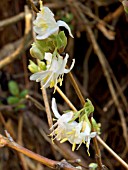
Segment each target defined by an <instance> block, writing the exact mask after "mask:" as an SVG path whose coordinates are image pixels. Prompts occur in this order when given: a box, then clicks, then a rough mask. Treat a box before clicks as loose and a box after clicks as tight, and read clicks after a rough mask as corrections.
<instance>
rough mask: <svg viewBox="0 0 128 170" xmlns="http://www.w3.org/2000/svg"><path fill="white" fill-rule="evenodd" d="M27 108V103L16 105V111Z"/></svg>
mask: <svg viewBox="0 0 128 170" xmlns="http://www.w3.org/2000/svg"><path fill="white" fill-rule="evenodd" d="M25 108H26V106H25V104H19V105H18V106H16V107H15V111H18V110H21V109H25Z"/></svg>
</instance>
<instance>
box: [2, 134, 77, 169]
mask: <svg viewBox="0 0 128 170" xmlns="http://www.w3.org/2000/svg"><path fill="white" fill-rule="evenodd" d="M4 146H7V147H9V148H12V149H14V150H16V151H18V152H20V153H22V154H24V155H26V156H28V157H30V158H32V159H34V160H36V161H38V162H40V163H42V164H43V165H46V166H47V167H50V168H52V169H57V168H60V169H63V170H76V168H74V167H73V166H71V165H70V164H68V163H65V164H64V163H63V162H59V161H54V160H51V159H48V158H45V157H43V156H41V155H39V154H36V153H34V152H32V151H30V150H28V149H26V148H24V147H22V146H21V145H19V144H17V143H16V142H14V141H10V140H9V139H8V138H6V137H4V136H3V135H1V134H0V147H4Z"/></svg>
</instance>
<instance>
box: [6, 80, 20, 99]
mask: <svg viewBox="0 0 128 170" xmlns="http://www.w3.org/2000/svg"><path fill="white" fill-rule="evenodd" d="M8 88H9V91H10V93H11V94H12V95H13V96H18V95H19V87H18V84H17V83H16V82H15V81H9V83H8Z"/></svg>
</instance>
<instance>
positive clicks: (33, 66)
mask: <svg viewBox="0 0 128 170" xmlns="http://www.w3.org/2000/svg"><path fill="white" fill-rule="evenodd" d="M29 62H30V64H29V65H28V69H29V70H30V71H31V72H32V73H36V72H38V71H39V70H38V66H37V65H36V64H35V63H34V62H33V61H32V60H29Z"/></svg>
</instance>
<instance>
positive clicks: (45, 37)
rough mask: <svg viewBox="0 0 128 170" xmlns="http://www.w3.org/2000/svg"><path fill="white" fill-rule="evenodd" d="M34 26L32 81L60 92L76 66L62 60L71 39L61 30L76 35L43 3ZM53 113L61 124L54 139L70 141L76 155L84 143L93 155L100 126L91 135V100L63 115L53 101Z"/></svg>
mask: <svg viewBox="0 0 128 170" xmlns="http://www.w3.org/2000/svg"><path fill="white" fill-rule="evenodd" d="M33 24H34V27H33V30H34V31H35V33H36V40H35V42H34V43H33V44H32V47H31V49H30V54H31V55H32V57H34V58H36V59H37V64H35V63H34V62H33V61H31V60H30V64H29V66H28V68H29V70H30V71H31V72H32V73H33V74H32V75H31V76H30V80H34V81H36V82H41V86H43V87H44V88H48V87H50V88H52V87H54V88H55V89H56V85H57V83H59V84H60V86H61V85H62V81H63V76H64V74H67V73H69V72H70V71H71V70H72V68H73V66H74V63H75V60H74V59H73V60H72V64H71V66H70V67H69V68H67V62H68V58H69V55H68V54H67V53H66V55H65V57H63V56H61V53H62V52H64V49H65V47H66V45H67V37H66V36H65V33H64V31H59V27H60V26H63V27H65V28H66V29H67V30H68V32H69V35H70V36H71V37H73V35H72V33H71V30H70V28H69V26H68V25H67V24H66V23H65V22H64V21H61V20H59V21H57V22H56V20H55V18H54V14H53V13H52V11H51V10H50V9H49V8H48V7H44V6H43V5H42V2H41V1H40V11H39V13H37V17H36V19H35V20H34V22H33ZM52 110H53V113H54V115H55V117H56V118H57V122H56V123H55V124H54V125H53V126H52V127H51V130H52V133H51V134H50V136H52V139H53V140H54V139H57V140H59V141H60V142H61V143H63V142H65V141H69V142H70V143H71V144H72V150H73V151H74V150H75V148H76V145H78V147H77V149H78V148H79V147H80V146H81V144H82V143H84V144H86V147H87V151H88V153H89V145H90V140H91V138H94V137H95V136H96V134H97V133H99V131H100V127H99V125H98V124H97V123H96V121H95V120H94V119H93V120H92V123H93V124H94V126H95V129H96V130H97V132H91V124H90V122H89V119H88V117H89V115H90V113H92V112H93V111H94V107H93V105H92V103H91V101H90V100H89V99H87V102H86V105H85V106H84V107H83V108H82V109H81V110H79V111H78V112H74V111H68V112H66V113H64V114H63V115H60V114H59V112H58V110H57V105H56V101H55V98H53V99H52ZM78 119H79V120H78Z"/></svg>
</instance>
